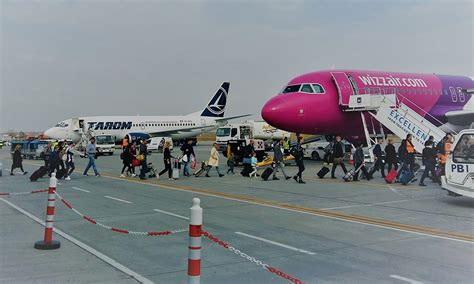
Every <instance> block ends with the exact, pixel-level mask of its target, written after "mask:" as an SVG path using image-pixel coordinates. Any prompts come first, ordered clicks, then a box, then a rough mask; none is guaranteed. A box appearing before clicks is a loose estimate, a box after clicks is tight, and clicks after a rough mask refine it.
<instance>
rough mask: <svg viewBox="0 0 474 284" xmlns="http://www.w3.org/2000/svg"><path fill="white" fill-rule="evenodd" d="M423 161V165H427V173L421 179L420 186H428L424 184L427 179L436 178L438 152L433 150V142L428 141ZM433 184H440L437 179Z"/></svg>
mask: <svg viewBox="0 0 474 284" xmlns="http://www.w3.org/2000/svg"><path fill="white" fill-rule="evenodd" d="M422 161H423V165H425V171H424V172H423V175H422V176H421V179H420V184H419V185H420V186H426V185H425V184H424V181H425V178H427V177H429V176H430V173H431V176H432V177H436V172H435V166H436V150H435V149H434V148H433V142H431V141H429V140H428V141H426V143H425V148H424V149H423V153H422ZM433 182H438V180H437V179H435V180H433Z"/></svg>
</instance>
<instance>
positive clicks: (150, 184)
mask: <svg viewBox="0 0 474 284" xmlns="http://www.w3.org/2000/svg"><path fill="white" fill-rule="evenodd" d="M103 177H104V178H108V179H114V180H120V181H124V180H123V179H120V178H115V177H108V176H103ZM125 181H127V180H125ZM128 182H133V183H137V184H142V185H148V186H153V187H157V188H161V189H171V190H175V191H182V192H188V193H192V194H198V195H204V196H211V197H214V198H221V199H226V200H232V201H237V202H241V203H247V204H254V205H257V206H263V207H269V208H274V209H280V210H285V211H290V212H295V213H299V214H306V215H311V216H317V217H323V218H329V219H334V220H339V221H343V222H349V223H355V224H361V225H365V226H372V227H377V228H382V229H386V230H393V231H398V232H404V233H409V234H415V235H419V236H425V237H431V238H436V239H443V240H450V241H455V242H461V243H467V244H471V245H472V244H474V242H472V241H465V240H459V239H453V238H449V237H443V236H437V235H433V234H427V233H420V232H414V231H408V230H403V229H398V228H393V227H388V226H383V225H376V224H370V223H364V222H360V221H354V220H347V219H344V218H339V217H335V216H327V215H321V214H317V213H314V212H304V211H301V210H297V209H290V208H283V207H279V206H276V205H270V204H263V203H258V202H254V201H248V200H241V199H237V198H232V197H224V196H219V195H216V194H211V193H205V192H194V191H190V190H186V189H182V188H177V187H172V186H168V185H164V184H152V183H145V182H135V181H128Z"/></svg>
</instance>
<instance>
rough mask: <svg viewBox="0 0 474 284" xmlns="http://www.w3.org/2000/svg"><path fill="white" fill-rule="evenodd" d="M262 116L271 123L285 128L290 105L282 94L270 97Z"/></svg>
mask: <svg viewBox="0 0 474 284" xmlns="http://www.w3.org/2000/svg"><path fill="white" fill-rule="evenodd" d="M261 115H262V118H263V119H264V120H265V121H266V122H267V123H268V124H270V125H272V126H274V127H276V128H279V129H285V128H286V127H285V124H286V122H287V120H288V117H287V115H288V107H287V106H286V104H285V100H283V99H282V98H281V97H280V96H277V97H274V98H272V99H270V100H269V101H268V102H267V103H266V104H265V105H264V106H263V108H262V111H261Z"/></svg>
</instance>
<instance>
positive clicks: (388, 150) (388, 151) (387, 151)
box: [385, 144, 397, 163]
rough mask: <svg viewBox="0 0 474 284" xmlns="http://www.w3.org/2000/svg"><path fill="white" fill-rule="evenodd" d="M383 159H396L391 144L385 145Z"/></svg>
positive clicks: (394, 160)
mask: <svg viewBox="0 0 474 284" xmlns="http://www.w3.org/2000/svg"><path fill="white" fill-rule="evenodd" d="M385 160H386V161H387V162H393V163H394V162H396V161H397V152H396V151H395V146H393V144H387V146H385Z"/></svg>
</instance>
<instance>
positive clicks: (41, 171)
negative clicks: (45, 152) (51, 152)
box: [30, 166, 48, 181]
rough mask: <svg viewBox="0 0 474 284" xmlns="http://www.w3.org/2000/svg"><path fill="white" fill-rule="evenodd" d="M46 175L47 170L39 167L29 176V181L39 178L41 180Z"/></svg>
mask: <svg viewBox="0 0 474 284" xmlns="http://www.w3.org/2000/svg"><path fill="white" fill-rule="evenodd" d="M47 173H48V168H47V167H45V166H42V167H40V168H39V169H37V170H36V171H34V172H33V173H32V174H31V176H30V181H37V180H38V179H39V178H42V177H43V176H45V175H46V174H47Z"/></svg>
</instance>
